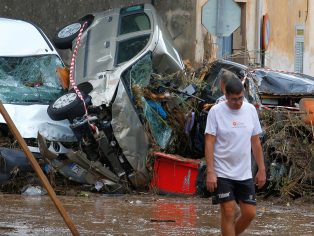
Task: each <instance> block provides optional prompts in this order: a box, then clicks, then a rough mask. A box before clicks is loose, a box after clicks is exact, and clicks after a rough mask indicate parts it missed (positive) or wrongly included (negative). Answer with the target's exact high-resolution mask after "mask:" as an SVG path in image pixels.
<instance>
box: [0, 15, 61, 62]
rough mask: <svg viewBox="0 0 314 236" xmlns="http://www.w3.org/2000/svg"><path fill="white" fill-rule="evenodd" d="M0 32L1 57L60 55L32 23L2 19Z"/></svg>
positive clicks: (0, 19)
mask: <svg viewBox="0 0 314 236" xmlns="http://www.w3.org/2000/svg"><path fill="white" fill-rule="evenodd" d="M0 32H2V34H1V43H0V56H8V57H13V56H33V55H46V54H58V53H57V52H56V50H55V49H54V47H53V46H52V44H51V42H50V41H49V39H48V38H47V36H46V35H45V34H44V33H43V32H42V30H41V29H39V28H38V27H37V26H35V25H34V24H32V23H30V22H26V21H23V20H16V19H8V18H0ZM3 32H5V33H3Z"/></svg>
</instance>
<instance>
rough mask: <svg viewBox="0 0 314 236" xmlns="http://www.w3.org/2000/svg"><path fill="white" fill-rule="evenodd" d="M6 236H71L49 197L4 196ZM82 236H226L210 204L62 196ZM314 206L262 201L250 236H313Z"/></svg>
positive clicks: (1, 228)
mask: <svg viewBox="0 0 314 236" xmlns="http://www.w3.org/2000/svg"><path fill="white" fill-rule="evenodd" d="M0 200H1V207H0V214H1V217H0V219H1V220H0V235H71V233H70V231H69V229H68V228H67V226H66V225H65V223H64V221H63V219H62V217H61V216H60V215H59V213H58V212H57V210H56V208H55V207H54V205H53V203H52V201H51V200H50V198H49V197H48V196H43V197H30V196H21V195H7V194H1V195H0ZM60 200H61V201H62V203H63V204H64V206H65V208H66V210H67V211H68V213H69V215H70V216H71V218H72V219H73V221H74V223H75V225H76V227H77V229H78V231H79V232H80V233H81V235H150V236H151V235H220V227H219V207H218V206H213V205H212V204H211V202H210V199H202V198H198V197H191V198H180V197H166V196H159V195H100V194H99V195H96V196H95V195H93V196H91V197H69V196H62V197H60ZM313 234H314V206H313V204H310V203H305V204H295V203H293V202H292V203H290V204H284V205H278V204H276V205H275V204H272V203H270V202H267V201H260V202H259V205H258V210H257V218H256V220H255V221H254V223H253V224H252V225H251V226H250V227H249V229H248V230H247V231H246V233H245V234H244V235H313Z"/></svg>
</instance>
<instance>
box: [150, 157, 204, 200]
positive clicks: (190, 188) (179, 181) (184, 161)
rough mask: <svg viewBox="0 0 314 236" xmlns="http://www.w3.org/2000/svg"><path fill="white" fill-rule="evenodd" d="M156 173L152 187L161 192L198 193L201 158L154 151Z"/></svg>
mask: <svg viewBox="0 0 314 236" xmlns="http://www.w3.org/2000/svg"><path fill="white" fill-rule="evenodd" d="M154 155H155V156H156V159H155V162H154V175H153V178H152V181H151V187H152V188H153V189H155V190H157V192H158V193H161V194H179V195H181V194H183V195H185V194H187V195H193V194H195V193H196V186H195V182H196V178H197V174H198V168H199V166H200V161H199V160H194V159H188V158H183V157H181V156H177V155H171V154H166V153H161V152H156V153H154Z"/></svg>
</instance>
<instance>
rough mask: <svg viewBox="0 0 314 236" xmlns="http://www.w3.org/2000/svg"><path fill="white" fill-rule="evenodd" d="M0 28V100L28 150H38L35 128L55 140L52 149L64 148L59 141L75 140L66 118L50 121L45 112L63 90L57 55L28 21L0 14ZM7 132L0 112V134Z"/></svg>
mask: <svg viewBox="0 0 314 236" xmlns="http://www.w3.org/2000/svg"><path fill="white" fill-rule="evenodd" d="M0 31H1V32H2V34H1V40H0V100H1V102H2V103H3V104H4V107H5V108H6V110H7V111H8V113H9V115H10V117H11V118H12V120H13V122H14V124H15V126H16V127H17V129H18V130H19V132H20V134H21V136H22V137H23V138H24V139H25V141H26V143H27V144H28V145H29V148H30V150H31V151H32V152H34V153H36V152H38V153H39V149H38V146H37V133H38V132H40V133H41V135H42V136H44V137H45V138H46V139H47V140H49V141H59V142H56V143H55V144H54V145H52V146H53V147H54V148H55V149H54V150H53V151H54V152H57V153H60V152H63V151H65V150H62V149H63V147H62V145H61V143H60V142H62V141H67V142H70V141H75V140H76V138H75V136H74V134H73V132H72V131H71V129H70V128H69V122H68V121H54V120H52V119H50V117H49V116H48V114H47V107H48V105H49V103H51V102H53V101H54V100H55V99H57V98H58V97H59V96H61V95H62V94H63V93H64V89H63V88H62V86H61V82H60V79H59V75H58V73H57V68H63V67H64V64H63V62H62V60H61V58H60V56H59V55H58V53H57V51H56V49H55V48H54V46H53V45H52V43H51V42H50V41H49V39H48V37H47V36H46V35H45V34H44V33H43V31H42V30H41V29H39V28H38V27H37V26H35V25H34V24H32V23H30V22H26V21H22V20H16V19H7V18H0ZM8 132H9V131H8V127H7V125H6V124H5V121H4V119H3V117H2V116H0V133H1V137H5V136H6V135H7V134H8ZM59 144H60V145H59ZM11 145H12V144H10V145H9V146H10V147H11ZM16 147H17V145H16ZM53 147H51V148H53ZM2 151H3V149H1V150H0V154H1V156H2V157H3V156H5V154H3V153H2ZM5 153H9V154H7V156H10V154H12V153H11V152H8V150H6V151H5ZM12 155H13V154H12ZM8 158H10V157H8ZM0 172H1V169H0ZM1 173H2V172H1ZM2 174H3V173H2Z"/></svg>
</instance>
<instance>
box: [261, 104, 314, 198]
mask: <svg viewBox="0 0 314 236" xmlns="http://www.w3.org/2000/svg"><path fill="white" fill-rule="evenodd" d="M303 115H304V114H302V113H301V112H297V111H289V110H287V109H283V108H275V109H264V110H263V111H262V113H261V122H262V126H263V128H264V131H265V137H264V140H263V141H264V143H263V149H264V156H265V161H266V168H267V177H268V180H269V184H268V186H267V188H266V190H265V196H266V197H267V196H270V195H279V196H290V197H293V198H296V197H300V196H305V195H308V194H311V193H313V190H314V184H313V181H314V127H313V125H306V124H305V123H304V119H303Z"/></svg>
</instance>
